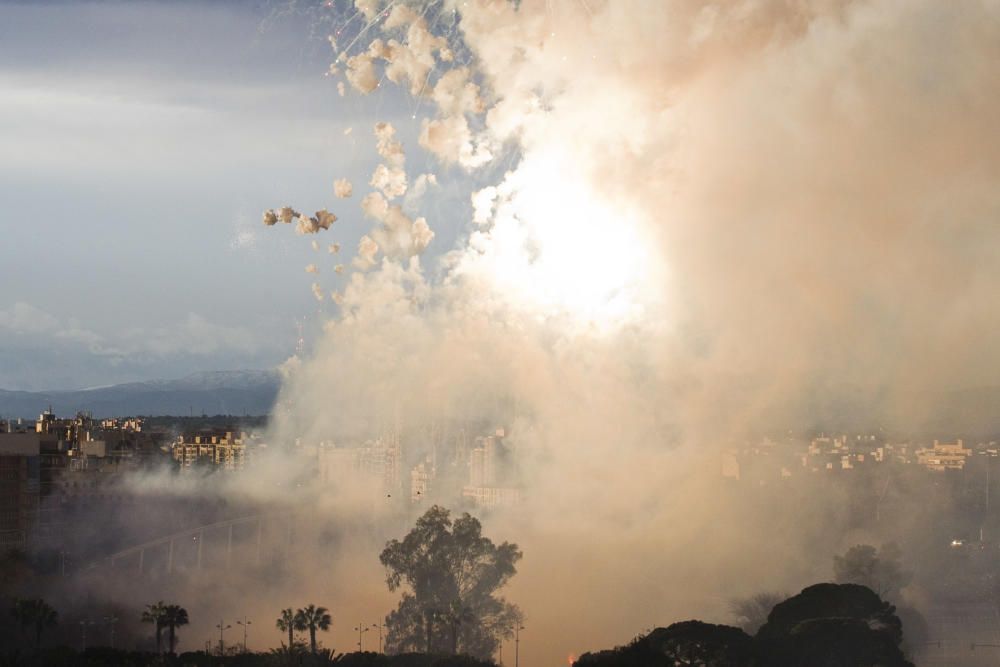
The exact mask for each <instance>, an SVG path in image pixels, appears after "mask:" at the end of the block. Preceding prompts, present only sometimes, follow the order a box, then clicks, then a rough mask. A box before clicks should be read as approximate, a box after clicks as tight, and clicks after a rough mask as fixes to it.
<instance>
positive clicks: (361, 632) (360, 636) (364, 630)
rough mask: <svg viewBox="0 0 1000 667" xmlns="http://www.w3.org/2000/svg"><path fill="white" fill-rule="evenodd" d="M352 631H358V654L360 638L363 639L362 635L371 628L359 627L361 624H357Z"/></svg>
mask: <svg viewBox="0 0 1000 667" xmlns="http://www.w3.org/2000/svg"><path fill="white" fill-rule="evenodd" d="M354 629H355V630H357V631H358V653H360V652H361V641H362V638H363V637H364V633H366V632H368V631H369V630H371V628H369V627H368V626H366V625H361V623H358V627H356V628H354Z"/></svg>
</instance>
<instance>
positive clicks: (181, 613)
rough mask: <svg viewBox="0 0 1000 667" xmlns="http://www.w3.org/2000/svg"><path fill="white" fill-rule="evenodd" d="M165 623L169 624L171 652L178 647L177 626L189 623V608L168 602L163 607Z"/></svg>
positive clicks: (168, 639)
mask: <svg viewBox="0 0 1000 667" xmlns="http://www.w3.org/2000/svg"><path fill="white" fill-rule="evenodd" d="M162 622H163V625H165V626H167V642H168V645H169V646H170V653H173V652H174V649H175V648H176V647H177V628H178V627H180V626H182V625H187V624H188V613H187V609H185V608H184V607H181V606H180V605H176V604H168V605H167V606H165V607H164V608H163V621H162Z"/></svg>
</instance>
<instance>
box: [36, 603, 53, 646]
mask: <svg viewBox="0 0 1000 667" xmlns="http://www.w3.org/2000/svg"><path fill="white" fill-rule="evenodd" d="M33 621H34V625H35V648H36V649H37V648H38V647H39V646H41V645H42V632H44V631H45V630H47V629H49V628H54V627H55V626H56V624H57V623H58V622H59V613H58V612H57V611H56V610H55V609H53V608H52V607H51V606H50V605H49V604H48V603H47V602H45V601H44V600H34V619H33Z"/></svg>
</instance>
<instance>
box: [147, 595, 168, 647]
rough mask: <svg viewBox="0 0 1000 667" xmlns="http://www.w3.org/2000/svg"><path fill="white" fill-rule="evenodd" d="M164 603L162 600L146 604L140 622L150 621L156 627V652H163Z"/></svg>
mask: <svg viewBox="0 0 1000 667" xmlns="http://www.w3.org/2000/svg"><path fill="white" fill-rule="evenodd" d="M166 607H167V606H166V605H165V604H164V603H163V600H160V601H159V602H156V603H155V604H148V605H146V609H144V610H143V612H142V622H143V623H152V624H153V625H154V626H155V627H156V652H157V653H158V654H162V653H163V648H162V647H163V616H164V611H165V610H166Z"/></svg>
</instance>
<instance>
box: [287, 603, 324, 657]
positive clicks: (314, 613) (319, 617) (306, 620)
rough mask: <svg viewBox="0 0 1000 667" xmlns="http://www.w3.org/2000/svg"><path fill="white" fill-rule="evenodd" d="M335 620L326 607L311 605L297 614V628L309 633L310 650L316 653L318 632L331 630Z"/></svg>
mask: <svg viewBox="0 0 1000 667" xmlns="http://www.w3.org/2000/svg"><path fill="white" fill-rule="evenodd" d="M331 623H333V618H331V617H330V614H329V613H327V609H326V607H317V606H315V605H309V606H308V607H305V608H303V609H299V610H297V611H296V612H295V628H296V629H297V630H308V631H309V648H310V649H311V650H312V652H313V653H316V630H317V629H319V630H322V631H323V632H326V631H327V630H329V629H330V624H331Z"/></svg>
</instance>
